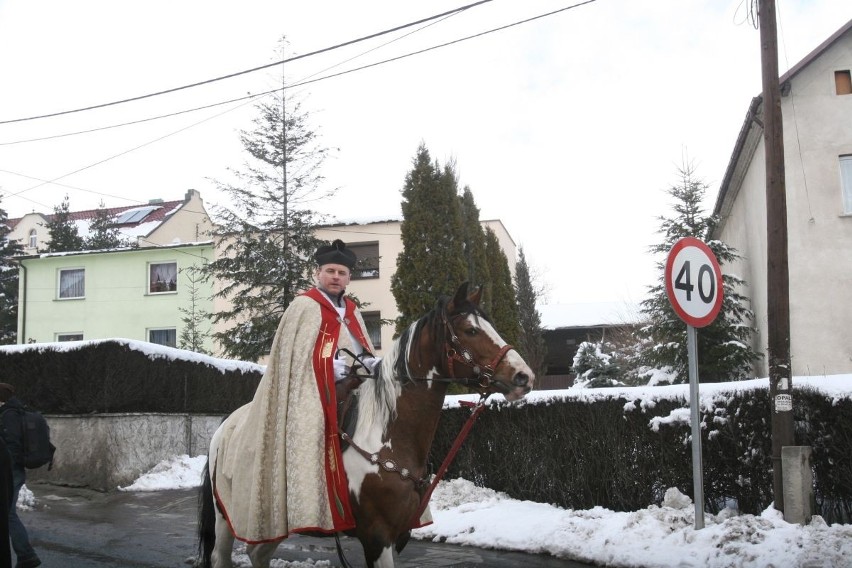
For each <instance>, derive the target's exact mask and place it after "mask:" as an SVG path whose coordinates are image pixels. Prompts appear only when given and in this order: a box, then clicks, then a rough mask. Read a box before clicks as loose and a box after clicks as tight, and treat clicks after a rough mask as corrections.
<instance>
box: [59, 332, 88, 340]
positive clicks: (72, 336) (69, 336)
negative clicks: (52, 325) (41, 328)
mask: <svg viewBox="0 0 852 568" xmlns="http://www.w3.org/2000/svg"><path fill="white" fill-rule="evenodd" d="M56 341H83V332H79V333H77V332H75V333H57V334H56Z"/></svg>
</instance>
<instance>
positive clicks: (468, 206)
mask: <svg viewBox="0 0 852 568" xmlns="http://www.w3.org/2000/svg"><path fill="white" fill-rule="evenodd" d="M460 199H461V201H460V203H461V214H462V234H463V235H464V259H465V262H466V263H467V280H468V282H470V283H471V285H472V286H485V285H486V284H487V283H488V282H489V280H490V279H491V276H490V275H489V274H488V260H487V259H486V257H485V231H484V230H483V229H482V224H481V223H480V221H479V208H478V207H477V206H476V202H475V201H474V199H473V192H471V191H470V188H469V187H467V186H465V188H464V191H463V192H462V195H461V198H460ZM489 299H490V298H485V301H483V306H482V307H483V308H484V309H485V310H486V311H490V309H491V306H490V305H488V303H487V300H489Z"/></svg>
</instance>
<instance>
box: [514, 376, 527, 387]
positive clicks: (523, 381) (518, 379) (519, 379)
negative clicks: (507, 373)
mask: <svg viewBox="0 0 852 568" xmlns="http://www.w3.org/2000/svg"><path fill="white" fill-rule="evenodd" d="M529 382H530V376H529V375H527V374H526V373H518V374H516V375H515V376H514V378H513V379H512V383H514V385H515V386H517V387H523V386H526V385H527V383H529Z"/></svg>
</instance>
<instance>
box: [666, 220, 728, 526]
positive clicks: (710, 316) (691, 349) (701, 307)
mask: <svg viewBox="0 0 852 568" xmlns="http://www.w3.org/2000/svg"><path fill="white" fill-rule="evenodd" d="M665 278H666V294H667V295H668V297H669V302H671V304H672V308H674V311H675V313H677V315H678V317H679V318H680V319H682V320H683V321H684V322H686V350H687V356H688V357H689V407H690V422H691V426H692V485H693V493H694V501H695V528H696V529H702V528H704V474H703V470H702V467H701V424H700V413H699V402H698V348H697V344H698V342H697V340H696V335H695V328H697V327H705V326H708V325H710V324H711V323H713V320H714V319H716V316H717V315H719V311H720V310H721V309H722V269H721V268H719V262H718V261H717V260H716V255H714V254H713V251H712V250H710V247H708V246H707V245H706V244H705V243H704V242H702V241H700V240H698V239H696V238H694V237H685V238H683V239H680V240H679V241H677V242H676V243H675V244H674V246H672V249H671V250H670V251H669V256H668V258H667V259H666V273H665Z"/></svg>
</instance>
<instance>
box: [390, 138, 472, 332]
mask: <svg viewBox="0 0 852 568" xmlns="http://www.w3.org/2000/svg"><path fill="white" fill-rule="evenodd" d="M402 216H403V221H402V226H401V233H402V246H403V249H402V252H401V253H399V256H398V257H397V270H396V273H395V274H394V275H393V278H392V280H391V291H392V292H393V295H394V298H395V299H396V305H397V307H398V309H399V314H400V315H399V317H398V318H397V322H396V324H397V325H396V330H397V333H399V332H401V331H402V330H403V329H405V328H406V327H407V326H408V325H409V324H410V323H412V322H413V321H415V320H416V319H417V318H419V317H420V316H422V315H423V314H424V313H425V312H426V311H428V310H430V309H431V308H432V307H433V306H434V305H435V300H436V299H437V298H438V297H439V296H441V295H448V296H451V295H452V294H454V293H455V291H456V289H457V288H458V286H459V285H460V284H461V283H462V282H464V281H465V280H466V279H467V274H468V272H467V266H466V263H465V260H464V235H463V232H462V221H461V219H462V217H461V207H460V205H459V197H458V183H457V181H456V175H455V172H454V171H453V169H452V168H451V167H449V166H447V167H445V168H444V169H443V170H441V168H440V166H439V165H438V163H437V161H436V162H435V163H433V162H432V159H431V158H430V156H429V151H428V150H427V149H426V146H425V145H424V144H422V143H421V145H420V147H419V148H418V149H417V156H416V157H415V158H414V161H413V167H412V169H411V171H410V172H408V174H406V176H405V185H404V187H403V190H402Z"/></svg>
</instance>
